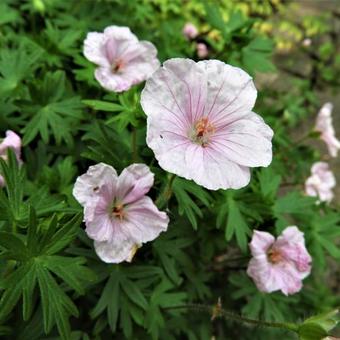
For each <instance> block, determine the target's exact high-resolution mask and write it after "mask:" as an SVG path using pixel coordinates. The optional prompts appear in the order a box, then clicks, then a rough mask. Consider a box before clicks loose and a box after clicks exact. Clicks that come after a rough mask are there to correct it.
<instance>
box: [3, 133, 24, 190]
mask: <svg viewBox="0 0 340 340" xmlns="http://www.w3.org/2000/svg"><path fill="white" fill-rule="evenodd" d="M9 148H10V149H12V150H13V151H14V153H15V156H16V158H17V161H18V162H19V164H20V163H22V161H21V138H20V137H19V136H18V135H17V134H16V133H15V132H13V131H11V130H7V131H6V137H5V138H4V139H3V140H2V141H1V143H0V157H1V158H2V159H4V160H7V149H9ZM4 185H5V182H4V178H3V177H2V176H1V175H0V187H2V186H4Z"/></svg>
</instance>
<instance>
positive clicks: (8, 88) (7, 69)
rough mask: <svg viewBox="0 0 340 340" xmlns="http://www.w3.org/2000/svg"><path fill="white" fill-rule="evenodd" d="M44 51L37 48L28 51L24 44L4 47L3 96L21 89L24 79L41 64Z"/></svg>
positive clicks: (1, 64)
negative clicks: (9, 47)
mask: <svg viewBox="0 0 340 340" xmlns="http://www.w3.org/2000/svg"><path fill="white" fill-rule="evenodd" d="M41 56H42V51H41V50H39V49H36V50H35V51H30V52H28V51H27V49H26V47H25V46H24V44H22V45H20V46H19V47H18V48H15V49H5V48H2V49H1V51H0V94H1V97H7V96H8V95H11V94H12V93H13V91H15V90H17V89H19V90H20V88H19V85H20V84H21V82H22V81H23V80H27V79H28V78H29V77H31V76H32V74H33V72H34V70H35V69H36V68H37V67H38V66H39V63H38V61H39V59H40V58H41Z"/></svg>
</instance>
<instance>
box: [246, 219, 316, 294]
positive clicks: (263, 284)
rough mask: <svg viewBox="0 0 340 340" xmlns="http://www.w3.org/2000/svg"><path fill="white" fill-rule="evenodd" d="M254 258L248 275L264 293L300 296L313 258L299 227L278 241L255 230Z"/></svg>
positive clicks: (284, 233)
mask: <svg viewBox="0 0 340 340" xmlns="http://www.w3.org/2000/svg"><path fill="white" fill-rule="evenodd" d="M250 250H251V254H252V255H253V258H252V259H251V260H250V262H249V265H248V269H247V274H248V275H249V276H250V277H251V278H252V279H253V280H254V282H255V284H256V286H257V288H258V289H259V290H260V291H261V292H265V293H271V292H274V291H277V290H281V291H282V292H283V294H285V295H290V294H294V293H297V292H298V291H300V290H301V288H302V280H303V279H304V278H305V277H307V276H308V275H309V274H310V271H311V262H312V258H311V256H310V255H309V253H308V251H307V249H306V247H305V239H304V234H303V233H302V232H301V231H300V230H299V229H298V228H297V227H296V226H291V227H287V228H286V229H285V230H284V231H283V232H282V234H281V236H279V237H278V238H277V240H275V238H274V236H273V235H271V234H269V233H267V232H264V231H258V230H255V231H254V234H253V238H252V240H251V242H250Z"/></svg>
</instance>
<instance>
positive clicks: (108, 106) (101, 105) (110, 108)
mask: <svg viewBox="0 0 340 340" xmlns="http://www.w3.org/2000/svg"><path fill="white" fill-rule="evenodd" d="M82 103H83V104H85V105H87V106H90V107H91V108H93V109H94V110H98V111H107V112H122V111H123V110H124V107H123V106H122V105H119V104H116V103H110V102H105V101H102V100H82Z"/></svg>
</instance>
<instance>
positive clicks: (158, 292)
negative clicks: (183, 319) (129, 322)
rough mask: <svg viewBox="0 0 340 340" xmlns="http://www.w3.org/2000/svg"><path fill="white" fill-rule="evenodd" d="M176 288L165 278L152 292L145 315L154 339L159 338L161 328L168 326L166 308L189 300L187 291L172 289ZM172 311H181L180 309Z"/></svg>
mask: <svg viewBox="0 0 340 340" xmlns="http://www.w3.org/2000/svg"><path fill="white" fill-rule="evenodd" d="M174 288H175V287H174V286H173V284H172V283H171V282H170V281H169V280H167V279H163V280H162V281H161V282H160V283H159V285H158V286H157V287H156V288H155V289H154V290H153V292H152V295H151V298H150V306H149V308H148V311H147V313H146V316H145V326H146V327H147V329H148V332H149V333H150V334H151V336H152V338H153V339H158V337H159V332H160V330H161V329H162V328H163V327H166V326H165V325H166V321H165V319H164V316H163V314H164V313H165V310H166V309H167V308H171V307H174V306H179V305H183V304H184V303H185V301H186V300H187V294H186V293H184V292H177V291H172V290H173V289H174ZM172 312H173V313H180V311H178V310H177V311H176V310H174V311H172Z"/></svg>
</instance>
